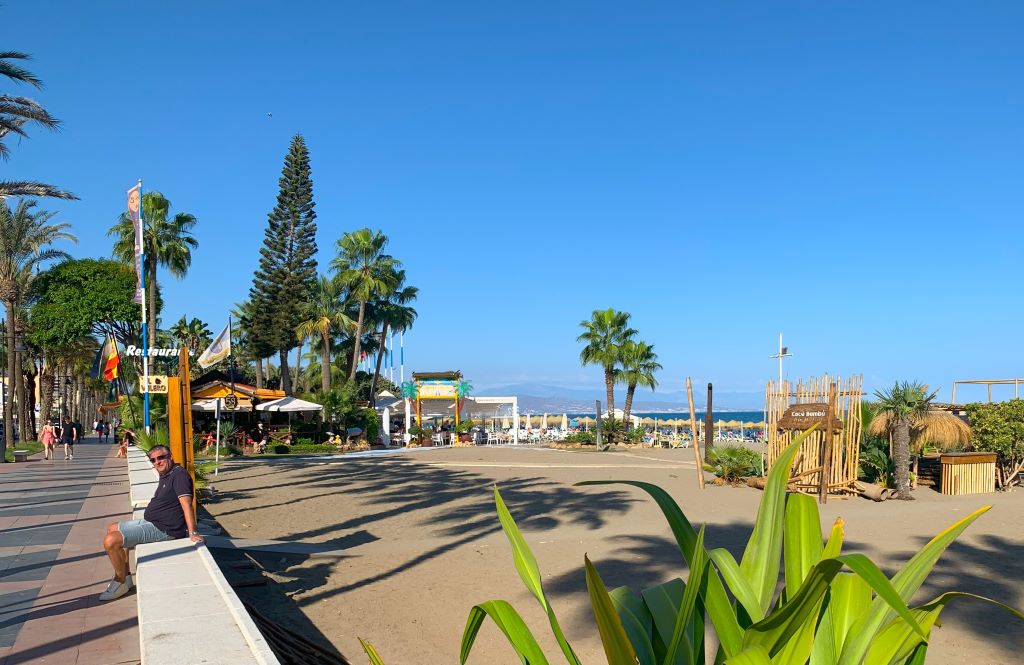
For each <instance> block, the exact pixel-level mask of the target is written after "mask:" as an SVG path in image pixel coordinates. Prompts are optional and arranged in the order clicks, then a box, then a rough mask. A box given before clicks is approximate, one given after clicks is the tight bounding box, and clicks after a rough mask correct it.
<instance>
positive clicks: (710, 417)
mask: <svg viewBox="0 0 1024 665" xmlns="http://www.w3.org/2000/svg"><path fill="white" fill-rule="evenodd" d="M714 436H715V416H714V414H713V413H712V412H711V384H710V383H709V384H708V412H707V413H705V414H704V452H705V454H706V453H707V452H708V451H709V450H711V449H712V448H713V447H714V445H715V439H714Z"/></svg>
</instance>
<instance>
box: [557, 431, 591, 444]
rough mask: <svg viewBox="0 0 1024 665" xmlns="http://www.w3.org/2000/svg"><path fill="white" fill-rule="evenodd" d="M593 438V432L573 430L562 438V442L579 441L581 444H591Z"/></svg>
mask: <svg viewBox="0 0 1024 665" xmlns="http://www.w3.org/2000/svg"><path fill="white" fill-rule="evenodd" d="M594 440H595V439H594V433H593V432H573V433H572V434H570V435H568V436H566V437H565V438H564V439H562V441H563V442H564V443H580V444H583V445H593V444H594Z"/></svg>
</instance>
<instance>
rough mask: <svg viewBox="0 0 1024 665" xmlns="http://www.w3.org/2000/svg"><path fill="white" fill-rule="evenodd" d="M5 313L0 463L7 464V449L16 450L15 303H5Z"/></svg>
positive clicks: (8, 301)
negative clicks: (5, 334)
mask: <svg viewBox="0 0 1024 665" xmlns="http://www.w3.org/2000/svg"><path fill="white" fill-rule="evenodd" d="M4 312H5V315H6V317H7V385H6V386H4V443H3V449H2V450H0V453H2V454H0V462H5V461H7V460H6V457H7V449H8V448H10V449H11V450H14V391H13V390H11V385H12V382H13V381H14V370H15V368H14V302H13V301H10V300H5V301H4Z"/></svg>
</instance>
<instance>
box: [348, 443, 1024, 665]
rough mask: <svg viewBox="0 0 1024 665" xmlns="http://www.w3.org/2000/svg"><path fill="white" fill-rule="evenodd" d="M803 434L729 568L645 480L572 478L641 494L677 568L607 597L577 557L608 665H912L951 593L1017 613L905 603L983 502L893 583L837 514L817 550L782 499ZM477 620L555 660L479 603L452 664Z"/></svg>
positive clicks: (527, 650) (518, 546) (508, 528)
mask: <svg viewBox="0 0 1024 665" xmlns="http://www.w3.org/2000/svg"><path fill="white" fill-rule="evenodd" d="M804 438H805V435H804V436H801V437H798V438H797V439H796V440H794V442H793V443H792V444H791V445H790V446H789V447H788V448H787V449H786V450H785V451H784V452H783V453H782V455H780V456H779V459H778V460H777V462H776V463H775V465H773V466H772V469H771V471H770V472H769V474H768V480H767V483H766V485H765V490H764V492H763V494H762V495H761V505H760V507H759V509H758V512H757V518H756V520H755V521H754V528H753V531H752V532H751V534H750V539H749V540H748V542H747V546H746V549H745V550H744V553H743V557H742V559H741V562H737V561H736V559H735V558H734V557H733V555H732V554H731V553H730V552H729V551H728V550H726V549H714V550H711V551H708V550H706V549H705V547H704V527H703V526H702V527H701V528H700V531H697V530H695V529H694V528H693V525H692V524H691V523H690V521H689V520H688V519H687V517H686V515H685V514H684V513H683V511H682V510H681V509H680V508H679V505H678V504H677V503H676V502H675V500H674V499H673V498H672V497H671V496H670V495H669V494H668V493H667V492H666V491H665V490H663V489H661V488H660V487H658V486H657V485H652V484H650V483H644V482H636V481H617V480H592V481H586V482H582V483H578V485H626V486H631V487H633V488H636V489H640V490H642V491H644V492H646V493H647V494H648V495H649V496H650V497H651V498H652V499H654V501H655V502H656V503H657V505H658V507H659V508H660V509H661V511H662V513H663V514H664V516H665V518H666V520H667V521H668V524H669V527H670V528H671V532H672V534H673V536H675V539H676V543H677V545H678V547H679V552H680V554H681V555H682V558H683V559H684V560H685V561H686V562H687V564H688V567H689V579H688V580H687V581H686V582H685V583H684V582H683V580H682V579H681V578H675V579H673V580H670V581H668V582H665V583H663V584H659V585H658V586H656V587H652V588H649V589H644V590H642V591H641V592H640V593H637V592H636V591H634V590H633V589H631V588H629V587H619V588H617V589H613V590H611V591H608V589H607V588H606V587H605V584H604V581H603V580H602V579H601V575H600V573H599V572H598V570H597V567H595V566H594V564H593V563H591V561H590V560H589V559H588V558H587V557H584V560H583V564H584V572H585V577H586V582H587V590H588V595H589V598H590V604H591V607H592V609H593V613H594V618H595V620H596V624H597V632H598V634H599V636H600V638H601V642H602V644H603V646H604V651H605V654H606V655H607V662H608V663H614V664H615V665H620V664H624V663H642V664H648V663H704V662H715V663H725V664H726V665H771V664H772V663H779V664H786V665H788V664H790V663H792V664H803V663H807V662H808V661H809V660H810V661H812V662H814V663H820V664H821V665H837V664H840V663H841V664H843V665H862V664H864V663H880V664H882V663H892V664H905V665H910V664H913V665H919V664H921V663H924V661H925V656H926V655H927V649H928V640H929V639H930V633H931V629H932V627H933V626H934V625H939V615H940V614H941V612H942V610H943V609H944V608H945V606H946V605H947V604H948V603H949V602H950V601H952V600H953V599H955V598H962V597H965V596H969V597H972V598H974V599H975V600H982V601H986V602H990V603H993V604H995V605H997V606H999V607H1000V608H1002V609H1004V610H1006V611H1008V612H1010V613H1011V614H1013V615H1014V616H1016V617H1018V618H1020V619H1024V614H1022V613H1021V612H1019V611H1017V610H1015V609H1013V608H1011V607H1008V606H1006V605H1003V604H1002V603H998V602H996V601H994V600H990V599H988V598H983V597H982V596H975V595H973V594H961V593H957V592H949V593H944V594H942V595H940V596H938V597H937V598H935V599H933V600H932V601H930V602H928V603H926V604H924V605H920V606H917V607H914V608H913V609H910V608H908V607H907V603H908V602H910V601H911V600H912V599H913V598H914V596H915V595H917V592H918V590H919V589H920V588H921V586H922V585H923V584H924V582H925V581H926V580H927V578H928V574H929V573H930V572H931V570H932V568H933V567H934V566H935V563H936V562H937V561H938V559H939V557H940V556H941V555H942V553H943V552H944V551H945V550H946V549H947V548H948V547H949V546H950V545H951V544H952V543H953V541H955V540H956V538H957V537H958V536H959V535H960V534H961V533H962V532H963V531H964V529H966V528H967V527H968V526H970V524H971V523H972V522H974V520H976V519H977V518H978V517H980V516H981V515H982V514H983V513H984V512H985V511H987V510H988V509H989V507H990V506H984V507H982V508H979V509H978V510H976V511H974V512H972V513H971V514H970V515H968V516H966V517H964V518H963V519H961V520H959V521H957V522H956V523H954V524H953V525H951V526H949V527H948V528H946V529H945V530H944V531H942V532H940V533H939V534H938V535H937V536H935V538H933V539H932V540H931V541H929V542H928V543H927V544H926V545H924V547H922V548H921V549H920V550H919V551H918V552H917V553H916V554H915V555H914V556H913V557H912V558H911V559H910V560H909V561H908V562H907V563H906V564H904V565H903V566H902V567H901V569H900V570H899V571H898V572H897V573H896V575H895V576H894V577H893V578H892V579H889V578H887V577H886V576H885V573H883V572H882V571H881V570H880V569H879V568H878V566H877V565H876V564H875V563H874V562H872V561H871V560H870V559H868V558H867V557H866V556H864V555H863V554H856V553H855V554H845V555H844V554H842V548H843V540H844V538H845V532H844V525H843V521H842V519H837V520H836V522H835V524H834V526H833V527H832V530H831V533H830V534H829V536H828V540H827V541H826V542H824V544H823V542H822V541H823V538H822V532H821V521H820V519H821V517H820V515H819V513H818V506H817V503H816V502H815V499H814V498H813V497H811V496H808V495H806V494H795V493H794V494H787V493H786V481H787V480H788V478H789V474H790V471H791V467H792V464H793V458H794V457H795V456H796V453H797V451H798V450H799V449H800V445H801V444H802V443H803V440H804ZM494 502H495V507H496V509H497V512H498V519H499V521H500V522H501V527H502V530H503V531H504V532H505V536H506V538H508V541H509V544H510V545H511V549H512V560H513V563H514V564H515V568H516V570H517V572H518V573H519V576H520V578H521V579H522V581H523V584H524V585H525V586H526V587H527V590H528V591H529V592H530V595H532V596H533V598H534V599H536V601H537V602H538V603H539V604H540V606H541V608H542V611H543V613H544V614H546V615H547V619H548V624H549V626H550V629H551V633H552V635H553V636H554V642H555V643H557V644H558V647H559V650H560V651H561V652H562V655H563V656H564V658H565V660H566V661H567V662H568V663H569V664H570V665H579V664H580V660H579V658H578V657H577V656H576V653H575V652H574V651H573V648H572V646H571V645H570V644H569V642H568V640H567V639H566V637H565V634H564V633H563V632H562V628H561V626H560V625H559V622H558V618H557V616H556V614H555V609H554V608H553V607H552V606H551V603H550V601H549V599H548V598H547V596H546V594H545V592H544V579H545V578H544V576H543V575H542V574H541V570H540V566H539V565H538V564H537V560H536V558H535V557H534V555H533V553H532V552H531V551H530V548H529V545H528V544H527V543H526V539H525V538H523V535H522V532H520V530H519V527H518V526H517V525H516V522H515V519H514V518H513V517H512V514H511V513H510V512H509V511H508V508H507V507H506V506H505V503H504V501H503V500H502V498H501V494H500V493H499V492H498V488H497V487H495V488H494ZM844 568H845V569H846V570H843V569H844ZM730 592H731V593H730ZM835 617H839V618H838V619H836V618H835ZM488 618H490V619H491V620H492V621H494V622H495V624H497V626H498V628H500V630H501V632H502V633H503V634H504V636H505V638H506V639H507V640H508V642H509V645H510V646H511V647H512V649H513V650H514V651H515V653H516V656H517V657H518V660H519V661H520V662H522V663H547V662H554V661H551V660H549V659H548V658H547V656H546V654H545V653H544V652H543V650H542V648H541V646H540V645H539V644H538V642H537V640H536V638H535V637H534V634H533V632H531V630H530V627H529V626H527V625H526V623H525V621H523V618H522V615H521V614H520V613H519V612H518V611H517V610H516V609H515V608H514V607H513V606H512V605H511V604H510V603H508V602H507V601H504V600H489V601H485V602H482V603H480V604H478V605H475V606H474V607H473V608H472V609H471V610H470V613H469V618H468V620H467V621H466V627H465V629H464V630H463V634H462V645H461V650H460V652H461V660H462V662H465V661H466V660H467V659H468V657H469V656H470V654H471V652H472V649H473V644H474V643H475V642H476V638H477V635H478V634H479V631H480V628H481V627H482V626H483V624H484V621H486V620H487V619H488ZM710 631H713V632H714V635H715V637H716V638H717V639H716V640H715V641H716V642H717V648H718V653H717V655H715V656H714V657H713V660H709V661H705V658H704V655H705V653H704V652H705V633H706V632H710ZM493 634H497V633H493ZM991 639H998V636H996V635H993V636H991ZM360 642H361V643H362V646H363V649H364V650H365V651H366V653H367V655H368V656H369V657H370V662H371V663H375V664H380V665H382V664H383V660H382V659H381V657H380V656H379V654H378V653H377V651H376V650H375V649H374V648H373V647H372V646H371V645H369V644H368V643H366V642H363V641H362V640H360ZM812 654H814V655H813V656H812Z"/></svg>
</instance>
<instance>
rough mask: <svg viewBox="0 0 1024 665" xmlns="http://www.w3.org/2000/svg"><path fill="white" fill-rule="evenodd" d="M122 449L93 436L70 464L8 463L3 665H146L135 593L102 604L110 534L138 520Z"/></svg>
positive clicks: (1, 522) (0, 625)
mask: <svg viewBox="0 0 1024 665" xmlns="http://www.w3.org/2000/svg"><path fill="white" fill-rule="evenodd" d="M116 452H117V447H116V446H115V445H114V444H112V443H110V444H100V443H97V442H96V440H95V438H93V437H89V438H88V439H87V440H86V442H85V443H83V444H79V445H78V446H75V459H74V460H72V461H70V462H65V461H64V459H63V457H64V455H63V452H62V451H60V452H59V454H58V456H57V457H58V459H56V460H53V461H46V460H43V459H42V454H41V453H40V454H37V455H34V456H33V457H32V458H30V459H31V461H29V462H28V463H22V464H0V665H19V664H21V663H39V664H45V665H117V664H119V663H138V662H139V633H138V619H137V604H136V602H135V596H134V595H128V596H126V597H124V598H121V599H119V600H116V601H113V602H110V603H100V602H99V601H98V600H97V596H98V595H99V593H100V592H101V591H103V589H104V588H106V585H107V582H108V581H109V580H110V578H111V570H110V565H109V563H108V561H107V557H106V554H105V553H104V552H103V550H102V547H101V544H100V541H101V539H102V537H103V532H104V528H105V526H106V524H107V523H108V522H111V521H115V520H121V519H130V518H131V515H130V512H129V498H128V489H129V488H128V469H127V464H126V462H125V460H123V459H117V458H116V457H114V455H115V454H116Z"/></svg>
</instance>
